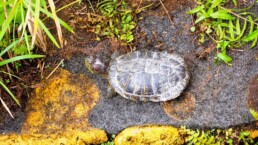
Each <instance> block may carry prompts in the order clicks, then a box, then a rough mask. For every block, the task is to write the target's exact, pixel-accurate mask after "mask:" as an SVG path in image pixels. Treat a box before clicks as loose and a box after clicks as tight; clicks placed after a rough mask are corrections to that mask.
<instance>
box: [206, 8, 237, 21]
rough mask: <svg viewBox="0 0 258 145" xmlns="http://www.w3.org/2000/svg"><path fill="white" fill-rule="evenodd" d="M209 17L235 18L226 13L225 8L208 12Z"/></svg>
mask: <svg viewBox="0 0 258 145" xmlns="http://www.w3.org/2000/svg"><path fill="white" fill-rule="evenodd" d="M210 17H212V18H215V19H223V20H234V19H235V18H234V17H232V16H231V15H230V14H228V12H227V11H225V10H218V11H216V12H214V13H212V14H210Z"/></svg>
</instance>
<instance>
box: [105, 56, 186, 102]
mask: <svg viewBox="0 0 258 145" xmlns="http://www.w3.org/2000/svg"><path fill="white" fill-rule="evenodd" d="M109 81H110V84H111V86H112V87H113V88H114V89H115V91H116V92H118V93H119V94H120V95H121V96H122V97H124V98H127V99H132V100H139V101H152V102H161V101H167V100H171V99H174V98H176V97H178V96H179V95H180V94H181V92H182V91H183V90H184V89H185V87H186V85H187V84H188V82H189V74H188V71H187V67H186V65H185V63H184V59H183V58H182V57H181V56H179V55H177V54H175V53H173V54H170V53H166V52H154V51H134V52H131V53H128V54H125V55H121V56H119V57H117V58H115V59H113V60H112V61H111V63H110V68H109Z"/></svg>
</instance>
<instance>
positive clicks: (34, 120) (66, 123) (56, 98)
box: [22, 70, 100, 134]
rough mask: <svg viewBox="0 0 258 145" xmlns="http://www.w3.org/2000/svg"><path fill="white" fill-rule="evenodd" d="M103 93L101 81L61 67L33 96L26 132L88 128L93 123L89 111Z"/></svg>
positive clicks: (28, 112) (24, 129) (23, 130)
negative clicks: (99, 86) (97, 83)
mask: <svg viewBox="0 0 258 145" xmlns="http://www.w3.org/2000/svg"><path fill="white" fill-rule="evenodd" d="M99 97H100V96H99V89H98V87H97V85H96V84H95V83H94V81H93V80H91V79H90V78H88V77H87V76H85V75H78V74H71V73H69V72H68V71H66V70H58V71H56V73H55V74H54V76H53V77H52V78H50V79H48V80H46V81H43V82H42V84H41V86H40V87H38V88H36V91H35V95H34V96H32V97H31V98H30V100H29V103H28V105H27V107H26V110H27V117H26V119H25V122H24V123H23V126H22V133H37V134H38V133H43V134H47V133H50V134H51V133H54V132H55V133H56V132H57V131H60V130H66V131H68V130H72V131H73V130H74V129H79V130H85V129H87V128H88V127H90V125H89V122H88V117H89V113H90V111H91V110H92V108H93V107H94V106H95V105H96V103H97V101H98V100H99Z"/></svg>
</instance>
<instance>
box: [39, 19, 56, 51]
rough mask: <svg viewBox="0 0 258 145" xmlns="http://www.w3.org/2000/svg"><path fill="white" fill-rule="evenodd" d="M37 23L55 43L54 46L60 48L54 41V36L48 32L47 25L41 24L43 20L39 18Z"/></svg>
mask: <svg viewBox="0 0 258 145" xmlns="http://www.w3.org/2000/svg"><path fill="white" fill-rule="evenodd" d="M39 25H40V27H41V28H42V29H43V30H44V31H45V33H46V34H47V36H48V37H49V39H50V40H51V41H52V42H53V43H54V44H55V45H56V47H58V48H60V46H59V45H58V43H57V42H56V39H55V38H54V36H53V35H52V34H51V33H50V32H49V30H48V29H47V27H46V26H45V25H44V24H43V22H42V21H41V20H39Z"/></svg>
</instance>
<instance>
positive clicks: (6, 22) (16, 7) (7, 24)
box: [0, 0, 20, 40]
mask: <svg viewBox="0 0 258 145" xmlns="http://www.w3.org/2000/svg"><path fill="white" fill-rule="evenodd" d="M19 4H20V3H19V1H17V0H15V2H14V7H13V8H12V9H11V12H10V13H9V15H8V17H7V19H6V20H5V22H4V24H3V25H2V30H1V31H0V40H2V38H3V36H4V35H5V33H6V31H7V29H8V28H9V25H10V23H11V21H12V20H13V18H14V16H15V14H16V12H17V9H18V6H19Z"/></svg>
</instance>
